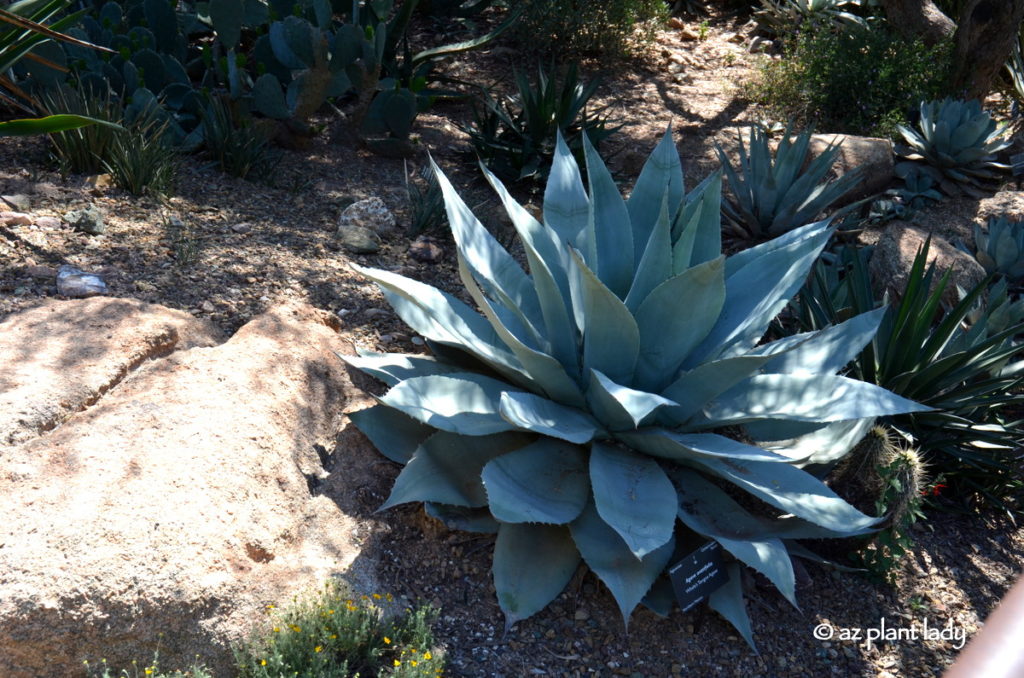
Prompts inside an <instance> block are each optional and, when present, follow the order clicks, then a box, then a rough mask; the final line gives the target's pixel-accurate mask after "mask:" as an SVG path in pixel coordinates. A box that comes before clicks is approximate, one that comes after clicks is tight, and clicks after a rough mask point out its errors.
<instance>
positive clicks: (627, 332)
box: [572, 252, 640, 384]
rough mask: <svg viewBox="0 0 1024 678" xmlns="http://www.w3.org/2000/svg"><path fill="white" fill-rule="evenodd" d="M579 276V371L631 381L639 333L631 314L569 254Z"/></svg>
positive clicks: (575, 257) (574, 254) (638, 352)
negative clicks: (580, 307) (580, 300)
mask: <svg viewBox="0 0 1024 678" xmlns="http://www.w3.org/2000/svg"><path fill="white" fill-rule="evenodd" d="M572 261H573V262H574V263H575V265H576V269H577V270H578V271H579V274H580V283H581V287H582V291H581V293H582V297H583V299H582V301H583V318H584V323H585V326H584V328H583V369H584V373H586V372H587V371H588V370H598V371H600V372H603V373H604V374H607V375H608V377H609V378H611V379H612V380H613V381H615V382H616V383H619V384H628V383H630V382H631V381H632V379H633V369H634V367H635V366H636V361H637V356H638V355H639V354H640V330H639V329H638V328H637V325H636V321H635V320H634V319H633V314H632V313H630V312H629V309H628V308H626V305H625V304H624V303H622V300H621V299H619V298H618V297H617V296H615V294H614V293H613V292H612V291H611V290H609V289H608V288H607V287H605V286H604V285H603V284H602V283H601V281H600V280H598V279H597V276H596V275H594V273H593V271H591V270H590V269H589V268H587V266H586V264H584V263H583V262H582V261H580V259H579V255H578V254H576V253H575V252H573V258H572Z"/></svg>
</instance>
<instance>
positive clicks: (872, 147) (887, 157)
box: [808, 134, 895, 206]
mask: <svg viewBox="0 0 1024 678" xmlns="http://www.w3.org/2000/svg"><path fill="white" fill-rule="evenodd" d="M837 142H842V143H841V145H840V146H839V153H837V154H836V160H835V163H834V164H833V165H832V171H833V173H835V175H836V176H840V177H841V176H843V175H844V174H846V173H847V172H852V171H854V170H855V169H857V168H860V171H861V180H860V183H859V184H857V186H856V187H854V189H853V190H852V191H850V192H849V193H847V194H846V195H844V196H843V197H842V198H840V200H839V201H837V202H836V205H837V206H839V205H846V204H849V203H851V202H853V201H854V200H860V199H861V198H866V197H868V196H869V195H875V194H877V193H881V192H882V191H884V190H885V189H887V188H888V187H889V185H890V184H891V183H892V182H893V179H894V178H895V175H894V174H893V153H892V142H891V141H889V140H888V139H876V138H874V137H858V136H853V135H849V134H845V135H844V134H815V135H814V136H812V137H811V144H810V151H811V154H810V159H813V158H817V157H818V156H819V155H821V154H822V152H824V150H825V149H826V148H828V146H829V144H833V143H837ZM810 159H808V162H810Z"/></svg>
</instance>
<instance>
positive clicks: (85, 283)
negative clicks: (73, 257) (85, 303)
mask: <svg viewBox="0 0 1024 678" xmlns="http://www.w3.org/2000/svg"><path fill="white" fill-rule="evenodd" d="M57 293H58V294H61V295H63V296H65V297H71V298H74V299H83V298H85V297H94V296H96V295H99V294H106V293H107V284H106V283H105V282H103V278H101V277H99V276H98V275H96V274H95V273H86V272H85V271H83V270H81V269H78V268H75V267H74V266H68V265H64V266H61V267H60V269H59V270H58V271H57Z"/></svg>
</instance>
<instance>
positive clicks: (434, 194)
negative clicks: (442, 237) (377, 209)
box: [405, 167, 448, 236]
mask: <svg viewBox="0 0 1024 678" xmlns="http://www.w3.org/2000/svg"><path fill="white" fill-rule="evenodd" d="M420 179H421V180H422V181H423V182H424V183H425V184H426V188H421V187H420V186H419V185H418V184H417V183H416V182H414V181H413V182H411V181H409V174H408V172H407V173H406V175H405V192H406V195H408V197H409V235H411V236H418V235H420V234H422V233H426V232H430V231H436V230H438V229H440V228H441V227H442V226H444V225H445V224H446V223H447V219H448V217H447V215H445V213H444V196H443V195H442V194H441V185H440V184H438V183H437V178H436V177H435V176H434V173H433V172H431V171H430V168H429V167H424V168H423V169H422V170H421V171H420Z"/></svg>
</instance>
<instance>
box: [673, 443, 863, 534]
mask: <svg viewBox="0 0 1024 678" xmlns="http://www.w3.org/2000/svg"><path fill="white" fill-rule="evenodd" d="M692 463H693V464H695V465H698V466H702V467H704V469H706V470H708V471H710V472H711V473H713V474H714V475H716V476H718V477H720V478H724V479H725V480H728V481H729V482H731V483H733V484H734V485H737V486H739V487H740V488H741V489H744V490H746V491H747V492H750V493H751V494H752V495H754V496H755V497H757V498H758V499H761V500H762V501H765V502H767V503H769V504H771V505H772V506H774V507H776V508H778V509H781V510H782V511H785V512H786V513H792V514H793V515H795V516H797V517H799V518H803V519H804V520H808V521H810V522H812V523H814V524H816V525H821V526H822V527H827V528H828V529H830V530H833V531H835V532H838V533H844V532H849V531H855V530H861V529H863V528H865V527H872V526H874V525H875V524H876V523H877V522H878V518H872V517H870V516H866V515H864V514H863V513H861V512H860V511H858V510H857V509H855V508H854V507H853V506H850V505H849V504H848V503H846V501H845V500H843V499H841V498H840V497H839V496H838V495H837V494H836V493H835V492H833V491H832V490H830V489H829V488H828V487H827V486H826V485H825V484H824V483H822V482H821V481H820V480H818V479H817V478H815V477H814V476H812V475H811V474H809V473H807V472H806V471H802V470H800V469H798V468H796V467H795V466H791V465H789V464H779V463H775V462H764V461H740V460H737V459H717V458H714V457H703V458H701V459H695V460H693V462H692Z"/></svg>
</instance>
